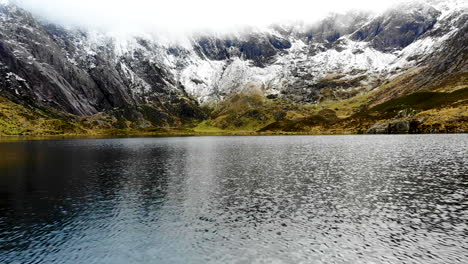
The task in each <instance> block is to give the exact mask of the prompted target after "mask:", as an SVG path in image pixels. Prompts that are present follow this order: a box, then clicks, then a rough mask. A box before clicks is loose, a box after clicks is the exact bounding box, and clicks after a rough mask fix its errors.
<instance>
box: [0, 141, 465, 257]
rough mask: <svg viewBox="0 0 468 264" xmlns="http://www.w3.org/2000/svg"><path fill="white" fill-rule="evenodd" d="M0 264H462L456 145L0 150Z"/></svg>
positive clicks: (137, 144) (166, 144) (123, 145)
mask: <svg viewBox="0 0 468 264" xmlns="http://www.w3.org/2000/svg"><path fill="white" fill-rule="evenodd" d="M0 263H2V264H10V263H21V264H23V263H60V264H64V263H65V264H68V263H70V264H71V263H73V264H76V263H86V264H90V263H99V264H107V263H109V264H120V263H122V264H130V263H468V135H398V136H297V137H296V136H294V137H293V136H283V137H273V136H271V137H186V138H133V139H132V138H129V139H81V140H50V141H28V142H11V143H1V144H0Z"/></svg>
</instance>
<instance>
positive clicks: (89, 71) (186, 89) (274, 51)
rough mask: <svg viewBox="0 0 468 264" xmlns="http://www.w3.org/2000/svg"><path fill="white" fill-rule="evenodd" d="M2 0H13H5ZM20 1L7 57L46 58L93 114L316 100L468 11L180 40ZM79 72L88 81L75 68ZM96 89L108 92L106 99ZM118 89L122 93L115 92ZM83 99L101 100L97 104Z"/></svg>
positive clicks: (413, 57) (439, 4) (450, 8)
mask: <svg viewBox="0 0 468 264" xmlns="http://www.w3.org/2000/svg"><path fill="white" fill-rule="evenodd" d="M0 3H2V4H3V5H6V6H8V1H6V0H0ZM15 8H16V7H13V6H10V7H4V8H3V9H2V10H0V11H1V12H0V15H1V20H0V23H1V26H2V29H1V30H0V33H2V32H3V33H2V35H1V36H2V38H1V41H2V42H3V43H5V45H7V46H8V49H6V50H5V52H4V57H5V56H10V52H9V51H10V49H11V54H12V55H11V56H14V57H15V58H16V59H17V60H19V61H26V62H27V63H29V64H31V65H33V64H34V65H40V68H41V70H39V71H38V72H39V73H41V74H42V73H44V72H47V76H49V77H48V78H50V79H51V80H52V81H53V82H54V83H56V86H57V87H58V88H57V89H59V90H61V91H64V92H63V93H64V94H66V97H67V100H68V101H73V100H79V101H80V100H81V101H82V104H83V105H82V106H79V107H78V108H77V109H75V111H74V112H77V113H85V114H90V113H95V112H97V111H102V110H104V109H105V108H111V107H115V106H121V105H125V104H130V103H131V104H136V105H138V104H139V103H141V102H143V103H150V102H154V100H156V99H155V98H158V99H157V100H159V101H161V102H165V100H176V98H179V97H184V96H186V95H187V96H189V97H191V98H194V99H195V100H196V101H198V102H199V103H205V102H212V101H219V100H223V99H224V98H225V97H226V96H228V95H229V94H231V93H238V92H241V91H245V90H249V89H255V90H261V91H263V92H264V93H265V95H285V96H288V95H291V96H292V97H291V98H295V100H298V101H303V102H316V100H317V97H318V95H319V94H320V86H318V84H319V83H320V82H321V81H322V80H324V79H328V78H329V77H330V76H338V77H337V78H340V79H343V80H353V79H356V78H360V79H363V80H365V81H362V82H361V84H362V85H357V87H353V88H354V89H373V88H375V87H377V86H378V85H379V82H378V80H380V79H388V78H392V77H393V76H397V75H399V74H401V73H404V72H405V70H407V69H409V68H411V67H414V66H418V65H420V64H421V63H424V61H425V59H426V58H427V57H428V56H430V55H431V54H434V53H436V52H437V51H438V50H440V49H443V48H444V45H445V43H446V42H447V41H448V40H450V39H451V38H452V37H453V36H454V34H456V33H457V32H459V31H460V29H461V28H462V26H463V25H464V23H466V18H467V3H466V1H463V0H445V1H439V0H434V1H430V2H422V1H419V2H411V3H406V4H404V6H397V7H394V8H393V9H391V10H388V11H386V12H384V13H381V14H374V15H369V14H365V13H359V12H354V13H350V14H348V15H331V16H330V17H329V18H327V19H325V20H323V21H322V22H319V23H317V24H314V25H304V24H292V25H273V26H271V27H269V28H262V29H260V28H250V29H246V30H245V31H242V32H236V33H229V34H223V35H220V34H215V33H203V34H200V33H199V34H194V35H191V36H187V37H186V39H183V40H180V39H179V40H177V41H171V40H167V39H166V40H164V39H161V38H158V37H157V36H155V35H154V34H152V35H151V34H144V33H142V34H135V35H128V34H119V33H117V32H100V31H95V30H82V29H81V30H80V29H65V28H62V27H60V26H57V25H50V24H48V23H47V22H44V21H39V20H34V19H33V18H32V17H31V16H30V15H29V14H27V13H26V12H23V13H21V12H16V11H15V10H16V9H15ZM38 45H40V46H41V48H39V47H38ZM43 49H44V50H43ZM7 51H8V52H7ZM0 53H1V50H0ZM0 55H1V54H0ZM62 55H63V58H64V59H65V61H61V60H60V59H59V57H61V56H62ZM48 56H53V57H54V58H51V57H48ZM0 63H2V64H5V63H6V62H5V61H3V60H2V61H1V62H0ZM47 64H49V66H47ZM9 67H11V65H10V66H9ZM38 67H39V66H38ZM77 73H79V76H80V78H81V79H80V78H78V79H80V80H76V78H72V77H71V76H73V74H75V75H76V74H77ZM18 74H19V76H20V75H21V73H18ZM56 75H57V76H58V75H60V78H59V77H57V76H56ZM50 76H53V77H50ZM23 77H24V78H25V79H26V81H27V82H28V81H29V82H30V83H31V82H32V81H30V80H28V78H26V77H25V76H23ZM64 83H65V86H66V87H64V85H63V84H64ZM36 85H37V83H36ZM75 85H78V86H80V87H82V86H85V87H87V89H88V90H85V91H84V92H83V94H82V95H80V96H78V99H77V98H75V97H77V96H76V95H75V93H76V92H77V91H79V90H80V89H81V88H78V87H75ZM109 86H113V87H114V89H115V90H114V91H111V92H109V91H107V90H106V89H108V88H107V87H109ZM31 87H34V85H31ZM41 87H42V86H41ZM115 87H118V88H115ZM93 89H97V90H98V91H102V94H100V95H99V97H98V98H99V99H94V97H95V96H96V95H95V91H94V90H93ZM32 92H33V93H37V94H40V96H39V97H40V98H43V99H41V100H44V101H46V102H50V104H51V105H58V104H63V103H62V102H59V100H57V99H54V96H52V95H47V96H45V95H44V93H45V92H44V91H37V90H35V91H32ZM80 93H81V92H80ZM116 94H120V95H119V96H120V97H119V98H120V99H118V100H117V99H114V98H112V96H115V95H116ZM93 96H94V97H93ZM81 97H82V98H81ZM46 98H47V99H46ZM80 98H81V99H80ZM84 98H88V99H86V100H88V101H89V100H91V101H92V102H91V103H89V104H90V105H89V106H85V105H86V104H88V103H87V101H86V100H85V99H84ZM89 98H92V99H89ZM169 98H172V99H169ZM103 100H106V103H103ZM117 102H119V103H117ZM103 107H104V109H103ZM72 108H74V106H73V107H72Z"/></svg>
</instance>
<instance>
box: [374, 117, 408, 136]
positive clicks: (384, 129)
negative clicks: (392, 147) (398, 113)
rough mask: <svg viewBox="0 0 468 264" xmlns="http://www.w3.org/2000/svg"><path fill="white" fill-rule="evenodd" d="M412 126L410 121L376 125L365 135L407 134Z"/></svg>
mask: <svg viewBox="0 0 468 264" xmlns="http://www.w3.org/2000/svg"><path fill="white" fill-rule="evenodd" d="M413 127H414V125H412V124H411V122H410V121H406V120H396V121H391V122H382V123H377V124H375V125H374V126H372V127H371V128H369V130H368V131H367V134H408V133H411V132H414V131H412V128H413Z"/></svg>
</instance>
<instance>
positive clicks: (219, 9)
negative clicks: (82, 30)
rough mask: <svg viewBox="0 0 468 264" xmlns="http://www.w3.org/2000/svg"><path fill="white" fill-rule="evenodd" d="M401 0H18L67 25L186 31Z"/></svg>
mask: <svg viewBox="0 0 468 264" xmlns="http://www.w3.org/2000/svg"><path fill="white" fill-rule="evenodd" d="M397 1H399V0H390V1H375V0H326V1H323V0H320V1H315V0H231V1H222V0H16V2H17V3H18V4H19V5H20V6H22V7H24V8H26V9H28V10H29V11H31V12H33V13H34V14H36V15H40V16H43V17H45V18H47V19H49V20H51V21H53V22H57V23H61V24H64V25H66V26H81V27H88V28H96V29H104V30H119V31H146V32H148V31H150V32H151V31H154V32H161V31H165V32H168V33H177V34H179V33H186V32H192V31H199V30H205V29H209V30H215V31H222V30H229V29H233V28H238V27H242V26H265V25H269V24H272V23H283V22H290V21H305V22H311V21H315V20H317V19H319V18H322V17H324V16H325V15H326V14H328V13H329V12H345V11H347V10H350V9H364V10H371V11H381V10H383V9H385V8H387V7H389V5H392V4H394V3H395V2H397Z"/></svg>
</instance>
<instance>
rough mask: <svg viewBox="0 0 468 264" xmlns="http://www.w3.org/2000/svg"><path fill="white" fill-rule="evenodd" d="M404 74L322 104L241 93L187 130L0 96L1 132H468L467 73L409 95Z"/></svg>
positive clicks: (217, 106)
mask: <svg viewBox="0 0 468 264" xmlns="http://www.w3.org/2000/svg"><path fill="white" fill-rule="evenodd" d="M412 74H414V72H410V73H409V74H408V75H406V76H400V77H398V78H395V79H394V80H392V81H390V82H387V83H386V84H384V85H382V86H381V87H380V88H378V89H375V90H373V91H371V92H368V93H365V94H359V95H356V96H354V97H352V98H350V99H346V100H342V101H325V102H322V103H321V104H319V105H311V104H310V105H303V104H295V103H292V102H290V101H285V100H280V99H273V100H271V99H267V98H265V97H264V96H263V95H262V94H261V93H259V92H253V93H250V94H237V95H233V96H231V97H229V98H228V99H226V100H225V101H224V102H221V103H219V104H218V105H216V106H214V107H210V108H209V109H208V110H206V109H205V110H206V111H207V112H211V117H210V118H209V119H208V120H205V121H200V122H199V123H190V124H185V128H183V127H182V128H180V129H174V128H171V129H164V128H152V127H149V128H146V129H135V128H132V127H134V126H133V124H132V122H129V121H125V120H124V121H122V120H117V119H115V118H113V117H110V116H106V115H96V116H93V117H80V118H78V117H74V116H70V115H69V116H68V117H67V115H64V114H57V113H54V112H47V113H46V112H44V111H40V110H37V109H32V108H27V107H24V106H21V105H18V104H15V103H13V102H11V101H9V100H8V99H5V98H2V97H0V135H3V136H5V135H26V136H42V135H130V134H133V135H168V134H172V135H193V134H253V133H257V132H262V133H306V134H349V133H362V132H365V131H366V130H367V129H368V128H369V127H371V126H372V125H373V124H375V123H377V122H387V121H390V120H418V121H420V122H421V129H420V131H421V132H434V131H436V132H437V131H438V132H456V131H458V132H460V131H465V132H466V131H468V84H467V74H466V73H459V74H456V75H453V76H452V77H450V78H447V79H446V80H444V81H442V82H439V83H437V85H433V86H432V87H430V88H429V89H427V90H426V91H424V90H420V91H418V92H416V93H411V91H410V88H411V87H410V86H411V85H410V84H411V82H408V83H407V85H406V86H405V85H404V84H405V82H404V81H405V80H408V78H409V77H408V76H410V77H411V76H412Z"/></svg>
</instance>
